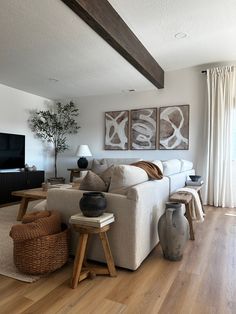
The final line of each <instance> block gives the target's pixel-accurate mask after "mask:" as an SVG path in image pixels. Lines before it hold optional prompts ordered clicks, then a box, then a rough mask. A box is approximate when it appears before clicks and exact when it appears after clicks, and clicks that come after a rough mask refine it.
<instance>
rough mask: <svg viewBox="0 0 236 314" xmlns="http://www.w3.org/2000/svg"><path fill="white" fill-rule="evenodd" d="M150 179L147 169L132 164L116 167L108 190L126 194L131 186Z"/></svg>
mask: <svg viewBox="0 0 236 314" xmlns="http://www.w3.org/2000/svg"><path fill="white" fill-rule="evenodd" d="M145 181H148V175H147V173H146V171H144V170H143V169H141V168H138V167H135V166H131V165H120V166H116V167H114V171H113V174H112V177H111V183H110V187H109V190H108V192H110V193H115V194H124V195H125V194H126V193H127V191H128V189H129V188H130V187H131V186H134V185H137V184H139V183H142V182H145Z"/></svg>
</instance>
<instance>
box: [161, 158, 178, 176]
mask: <svg viewBox="0 0 236 314" xmlns="http://www.w3.org/2000/svg"><path fill="white" fill-rule="evenodd" d="M162 164H163V175H164V176H167V177H168V176H170V175H172V174H175V173H179V172H181V161H180V160H179V159H170V160H166V161H163V162H162Z"/></svg>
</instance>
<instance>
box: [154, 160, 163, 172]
mask: <svg viewBox="0 0 236 314" xmlns="http://www.w3.org/2000/svg"><path fill="white" fill-rule="evenodd" d="M152 163H153V164H155V165H156V166H157V167H158V168H159V169H160V170H161V172H162V173H163V164H162V161H161V160H158V159H157V160H153V161H152Z"/></svg>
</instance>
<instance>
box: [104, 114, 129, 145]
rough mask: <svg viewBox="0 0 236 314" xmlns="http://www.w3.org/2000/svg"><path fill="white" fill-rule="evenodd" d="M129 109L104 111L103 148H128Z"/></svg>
mask: <svg viewBox="0 0 236 314" xmlns="http://www.w3.org/2000/svg"><path fill="white" fill-rule="evenodd" d="M128 132H129V111H128V110H124V111H108V112H105V149H106V150H127V149H128V148H129V143H128V138H129V134H128Z"/></svg>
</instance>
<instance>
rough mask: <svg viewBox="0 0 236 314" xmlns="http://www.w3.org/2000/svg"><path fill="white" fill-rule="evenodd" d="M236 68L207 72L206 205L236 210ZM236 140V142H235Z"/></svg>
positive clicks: (216, 69) (223, 68)
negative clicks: (235, 162) (235, 154)
mask: <svg viewBox="0 0 236 314" xmlns="http://www.w3.org/2000/svg"><path fill="white" fill-rule="evenodd" d="M235 84H236V67H235V66H230V67H229V66H228V67H221V68H214V69H209V70H207V91H208V105H207V117H206V118H207V134H206V147H205V148H206V155H205V156H206V160H205V165H204V168H205V169H204V170H205V175H204V177H205V186H204V187H205V191H204V192H205V193H204V195H205V203H206V204H210V205H214V206H222V207H234V206H235V204H234V197H233V193H236V191H233V190H232V145H231V143H232V122H233V110H234V108H235V91H236V88H235ZM235 140H236V139H235Z"/></svg>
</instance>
